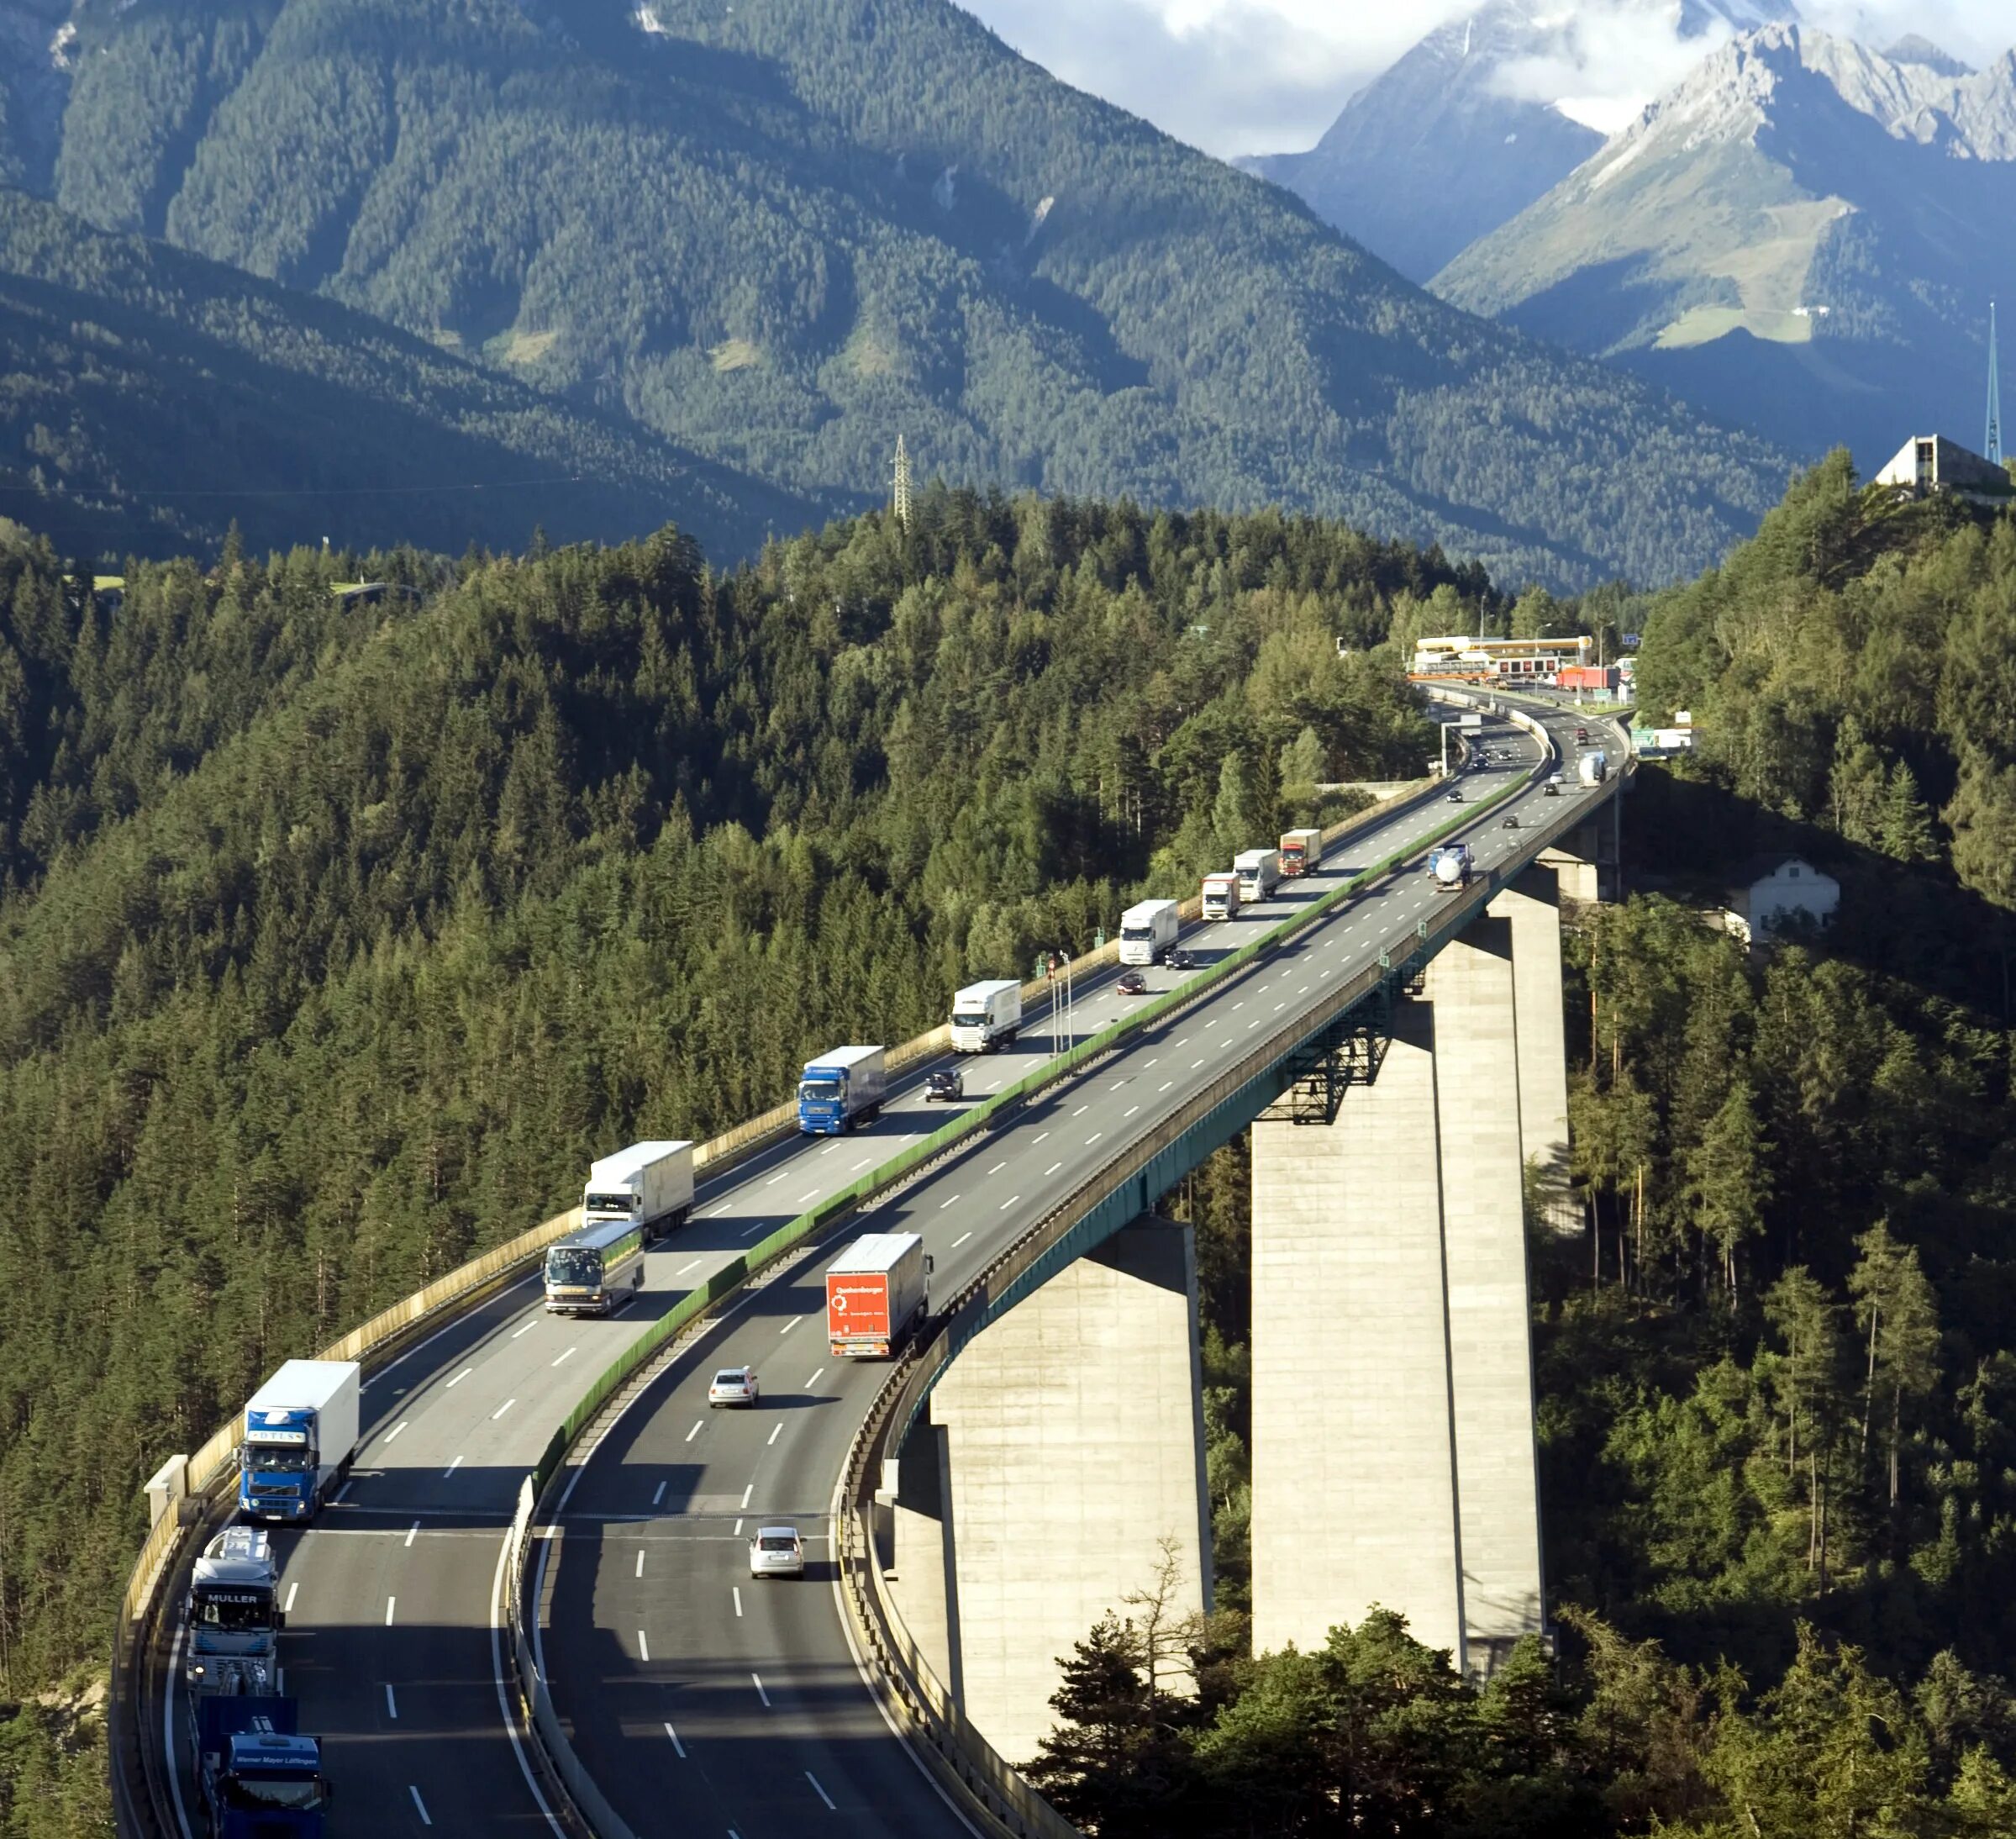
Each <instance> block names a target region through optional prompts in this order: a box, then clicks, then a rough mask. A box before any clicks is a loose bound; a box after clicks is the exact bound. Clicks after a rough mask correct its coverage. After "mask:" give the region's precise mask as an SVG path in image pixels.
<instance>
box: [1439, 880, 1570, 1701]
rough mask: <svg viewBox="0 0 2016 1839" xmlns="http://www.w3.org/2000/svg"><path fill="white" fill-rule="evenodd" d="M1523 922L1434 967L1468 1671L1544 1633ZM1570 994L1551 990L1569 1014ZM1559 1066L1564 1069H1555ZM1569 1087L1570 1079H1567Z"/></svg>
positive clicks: (1480, 924)
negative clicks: (1523, 1078)
mask: <svg viewBox="0 0 2016 1839" xmlns="http://www.w3.org/2000/svg"><path fill="white" fill-rule="evenodd" d="M1560 991H1561V985H1560V983H1559V982H1558V981H1557V982H1556V983H1555V1014H1556V1015H1558V1014H1560V1009H1561V1001H1560ZM1428 996H1429V1002H1430V1003H1431V1004H1432V1005H1433V1007H1434V1020H1435V1039H1436V1041H1437V1042H1438V1043H1439V1044H1440V1048H1441V1051H1440V1052H1439V1053H1438V1054H1437V1056H1436V1063H1435V1116H1436V1130H1435V1136H1436V1141H1437V1143H1438V1145H1439V1148H1440V1157H1441V1162H1442V1259H1443V1268H1444V1270H1445V1273H1446V1281H1447V1289H1446V1293H1445V1294H1446V1296H1447V1299H1448V1309H1449V1373H1450V1394H1451V1396H1452V1398H1453V1399H1454V1411H1453V1413H1452V1417H1453V1421H1454V1426H1455V1469H1456V1504H1457V1512H1456V1518H1457V1525H1458V1549H1459V1551H1460V1553H1461V1561H1462V1566H1463V1635H1464V1647H1465V1653H1466V1664H1467V1665H1468V1667H1469V1668H1471V1670H1472V1671H1476V1672H1489V1671H1490V1670H1491V1669H1492V1667H1493V1666H1494V1665H1495V1664H1496V1663H1497V1662H1498V1661H1499V1660H1502V1659H1503V1657H1504V1656H1505V1655H1506V1653H1507V1652H1509V1651H1510V1649H1511V1647H1512V1644H1513V1642H1514V1641H1517V1640H1518V1639H1519V1636H1521V1635H1524V1634H1527V1633H1529V1632H1532V1631H1537V1630H1538V1629H1539V1628H1540V1626H1541V1605H1540V1479H1539V1473H1538V1464H1537V1461H1536V1457H1535V1452H1534V1428H1533V1352H1532V1340H1531V1334H1530V1329H1529V1319H1528V1306H1527V1294H1526V1220H1525V1197H1524V1187H1525V1166H1524V1156H1523V1154H1522V1151H1523V1148H1524V1145H1523V1141H1522V1136H1523V1132H1522V1128H1521V1106H1520V1099H1521V1095H1522V1094H1521V1085H1520V1079H1519V1060H1520V1054H1519V1030H1520V1028H1521V1026H1522V1025H1523V1024H1524V1020H1525V1015H1524V1011H1523V1010H1521V1009H1519V1006H1518V1004H1517V1003H1516V1001H1515V997H1514V981H1513V922H1512V921H1511V920H1510V919H1492V918H1486V919H1479V920H1477V921H1476V922H1475V923H1474V924H1473V925H1470V926H1468V927H1466V929H1465V930H1464V932H1463V934H1462V936H1461V937H1460V938H1458V939H1456V940H1455V941H1452V942H1451V943H1450V945H1448V946H1445V948H1444V949H1443V951H1442V953H1441V956H1439V957H1438V958H1436V959H1435V961H1434V962H1433V963H1432V964H1431V965H1430V966H1429V971H1428ZM1556 1065H1557V1066H1558V1065H1559V1062H1556ZM1564 1083H1565V1080H1564Z"/></svg>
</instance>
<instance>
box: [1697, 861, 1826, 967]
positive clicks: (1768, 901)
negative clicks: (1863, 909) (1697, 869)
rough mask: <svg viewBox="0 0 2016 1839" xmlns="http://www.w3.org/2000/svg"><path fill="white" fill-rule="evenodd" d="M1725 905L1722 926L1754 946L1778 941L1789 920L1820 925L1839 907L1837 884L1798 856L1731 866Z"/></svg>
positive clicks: (1824, 872) (1822, 870)
mask: <svg viewBox="0 0 2016 1839" xmlns="http://www.w3.org/2000/svg"><path fill="white" fill-rule="evenodd" d="M1840 904H1841V884H1840V883H1839V882H1838V881H1836V880H1835V879H1834V877H1833V876H1832V875H1829V873H1828V872H1826V871H1825V870H1824V869H1820V868H1815V867H1813V864H1812V863H1811V862H1808V861H1807V860H1806V858H1805V857H1804V856H1751V857H1750V859H1749V860H1748V861H1746V862H1739V863H1738V864H1737V865H1736V868H1735V872H1734V875H1733V876H1732V877H1731V878H1730V882H1729V889H1728V892H1727V893H1726V894H1725V895H1724V907H1723V909H1722V918H1723V923H1724V925H1727V926H1728V928H1729V930H1730V931H1731V932H1732V933H1734V935H1736V937H1738V938H1739V939H1740V940H1742V941H1743V942H1744V943H1745V945H1756V944H1761V943H1762V942H1763V941H1766V940H1768V939H1771V938H1773V937H1775V936H1777V931H1778V929H1779V927H1780V925H1782V922H1783V921H1784V920H1785V919H1787V917H1788V916H1789V915H1791V914H1802V915H1803V916H1804V917H1805V918H1806V919H1809V920H1811V921H1812V922H1813V924H1815V925H1825V924H1826V923H1827V922H1828V921H1829V919H1833V917H1834V910H1835V909H1837V908H1838V907H1839V906H1840Z"/></svg>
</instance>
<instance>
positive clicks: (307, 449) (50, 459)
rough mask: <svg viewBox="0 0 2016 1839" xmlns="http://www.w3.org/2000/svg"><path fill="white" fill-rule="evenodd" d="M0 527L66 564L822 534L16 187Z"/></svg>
mask: <svg viewBox="0 0 2016 1839" xmlns="http://www.w3.org/2000/svg"><path fill="white" fill-rule="evenodd" d="M0 516H6V517H12V518H13V519H16V520H17V521H19V522H23V523H32V524H34V525H35V527H36V528H37V529H38V530H41V531H42V532H43V533H44V534H45V535H48V536H49V537H50V538H51V539H52V540H54V541H55V542H56V543H57V544H58V545H60V546H61V548H62V550H63V551H64V552H65V553H66V554H69V555H83V556H97V555H101V554H107V553H109V554H111V555H113V556H121V555H124V554H126V553H128V552H129V551H130V552H133V553H137V554H141V555H154V556H166V555H173V554H175V553H176V551H179V550H186V549H187V548H189V547H191V546H192V545H193V546H197V547H200V548H201V549H203V551H207V552H214V551H215V550H216V548H217V547H218V545H219V544H221V543H222V541H223V540H224V535H225V532H226V530H228V529H229V525H230V524H231V522H232V520H233V519H236V520H237V521H238V522H239V524H240V525H241V527H242V528H243V529H244V530H245V532H246V534H247V535H248V536H249V537H250V539H251V540H253V541H254V542H255V543H258V544H261V545H266V544H280V545H287V544H288V543H291V542H297V541H314V540H318V539H321V538H324V537H326V538H328V539H329V540H330V541H332V542H333V543H334V544H336V545H342V546H351V545H355V546H358V547H369V546H370V545H373V544H384V545H391V544H393V543H396V542H399V541H402V540H406V541H413V542H418V543H423V544H425V545H429V546H430V547H434V548H440V549H445V550H450V551H456V550H461V549H462V548H464V547H465V546H466V545H468V544H470V543H471V542H474V543H476V544H479V545H484V546H488V547H498V548H511V547H514V546H516V545H519V544H522V543H524V541H525V540H527V538H529V536H530V535H531V534H532V531H533V530H534V527H535V526H539V525H543V526H544V527H545V530H547V531H548V533H549V534H550V535H552V536H553V537H555V539H557V540H576V539H579V538H582V537H590V536H593V537H603V538H616V537H621V536H624V535H630V534H632V533H634V532H635V531H639V530H650V529H654V528H655V527H656V526H657V525H659V524H662V523H664V522H666V521H667V520H671V521H676V522H677V523H678V524H680V525H681V526H682V528H684V529H686V530H691V531H692V532H693V533H694V534H695V535H698V536H700V537H701V538H703V540H706V541H707V542H708V544H709V545H713V546H714V547H716V548H718V550H719V551H722V552H724V553H726V554H730V555H732V554H736V553H741V552H746V551H753V550H754V549H755V547H756V546H757V545H760V544H761V541H762V540H763V537H764V535H765V534H766V532H767V531H768V530H771V529H775V530H778V531H779V532H780V533H788V532H790V531H792V530H799V529H802V528H803V527H805V526H806V525H807V524H812V523H815V522H817V521H819V519H818V517H817V516H816V515H815V514H813V511H812V510H811V508H810V507H809V506H808V504H807V503H805V502H804V501H803V500H801V499H797V498H793V497H792V495H791V494H789V493H785V492H781V491H778V490H776V489H775V488H773V487H768V486H765V485H762V484H761V483H759V482H757V481H755V480H754V479H751V478H749V477H744V476H742V475H740V474H738V473H736V472H734V471H733V470H731V469H730V468H729V467H726V466H720V465H718V464H716V463H715V462H713V461H705V460H701V459H699V458H697V456H694V455H692V454H691V453H687V452H685V451H682V450H681V449H679V448H678V447H677V446H676V445H674V444H673V443H672V442H671V441H669V440H666V439H664V438H663V437H662V436H661V435H653V434H651V433H650V432H649V431H648V430H647V429H642V428H640V427H639V426H638V425H637V424H635V423H634V422H633V421H630V420H629V419H626V418H619V417H614V416H606V415H602V414H597V413H596V412H595V411H593V410H592V409H583V408H579V407H576V406H573V405H571V404H569V403H564V402H561V401H560V400H558V399H556V398H552V397H550V396H545V395H543V394H541V393H540V392H539V391H538V390H536V389H534V388H531V387H528V386H527V385H525V384H524V383H523V382H519V381H518V379H516V378H514V377H509V376H504V375H499V374H498V373H497V372H496V371H492V370H487V369H485V368H484V367H482V366H480V365H476V364H472V363H470V362H468V361H466V360H464V359H461V358H460V357H457V356H454V355H453V354H451V353H448V352H445V351H442V350H439V349H438V348H437V347H435V346H434V345H429V343H427V342H426V341H425V340H422V339H418V338H415V337H413V335H410V334H408V333H404V332H401V331H399V330H397V329H396V328H394V327H392V326H390V325H388V324H385V323H384V322H383V321H382V320H376V319H371V318H370V317H369V316H367V315H366V314H361V313H357V312H355V311H353V310H352V309H350V308H346V307H344V306H342V305H340V303H337V302H335V301H333V300H328V299H321V298H316V297H315V296H313V295H310V294H303V293H297V292H291V291H290V290H288V289H286V288H282V287H276V286H275V285H273V284H272V283H271V282H263V281H260V280H257V279H255V277H251V276H250V275H247V274H245V273H244V272H243V271H239V270H237V269H233V268H228V267H225V266H223V265H221V264H219V263H216V262H212V261H205V260H203V258H202V257H200V256H192V255H189V254H187V253H186V252H184V251H183V250H178V249H175V248H172V247H171V246H169V245H166V244H161V243H151V242H148V241H145V240H143V239H141V238H140V237H138V236H130V235H108V234H102V233H100V232H98V231H97V230H94V229H92V228H91V227H90V226H89V225H87V224H84V223H82V222H81V221H80V220H79V219H76V218H75V217H73V216H71V215H70V214H69V213H66V212H64V211H61V210H60V209H58V208H56V207H55V206H54V205H51V204H49V203H45V202H43V201H41V200H39V199H36V198H30V197H29V196H27V195H26V194H25V193H24V192H18V191H8V190H5V189H0Z"/></svg>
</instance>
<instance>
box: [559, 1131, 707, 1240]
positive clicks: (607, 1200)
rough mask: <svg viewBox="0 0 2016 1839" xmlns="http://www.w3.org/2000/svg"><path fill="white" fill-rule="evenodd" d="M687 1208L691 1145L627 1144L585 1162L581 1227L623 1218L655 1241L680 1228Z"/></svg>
mask: <svg viewBox="0 0 2016 1839" xmlns="http://www.w3.org/2000/svg"><path fill="white" fill-rule="evenodd" d="M692 1205H693V1146H692V1144H691V1143H688V1142H684V1141H679V1142H651V1143H633V1144H631V1145H630V1146H629V1148H628V1149H626V1150H618V1151H617V1152H616V1153H615V1154H614V1155H613V1156H605V1157H603V1158H602V1160H601V1161H600V1162H591V1163H589V1164H588V1184H587V1187H586V1188H582V1194H581V1220H582V1225H584V1226H592V1225H601V1224H602V1223H603V1221H605V1220H629V1222H630V1223H631V1224H632V1225H640V1226H642V1227H643V1228H644V1236H645V1238H646V1239H656V1238H660V1237H661V1236H664V1235H665V1234H666V1233H668V1232H670V1231H671V1230H672V1228H673V1227H674V1226H678V1225H684V1224H685V1223H686V1216H687V1214H688V1213H690V1212H691V1211H692Z"/></svg>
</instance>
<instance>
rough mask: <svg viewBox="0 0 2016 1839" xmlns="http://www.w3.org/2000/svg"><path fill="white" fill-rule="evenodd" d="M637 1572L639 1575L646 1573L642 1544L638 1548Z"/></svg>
mask: <svg viewBox="0 0 2016 1839" xmlns="http://www.w3.org/2000/svg"><path fill="white" fill-rule="evenodd" d="M636 1574H637V1575H638V1576H639V1577H642V1576H643V1575H644V1547H642V1546H640V1547H638V1548H637V1572H636Z"/></svg>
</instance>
